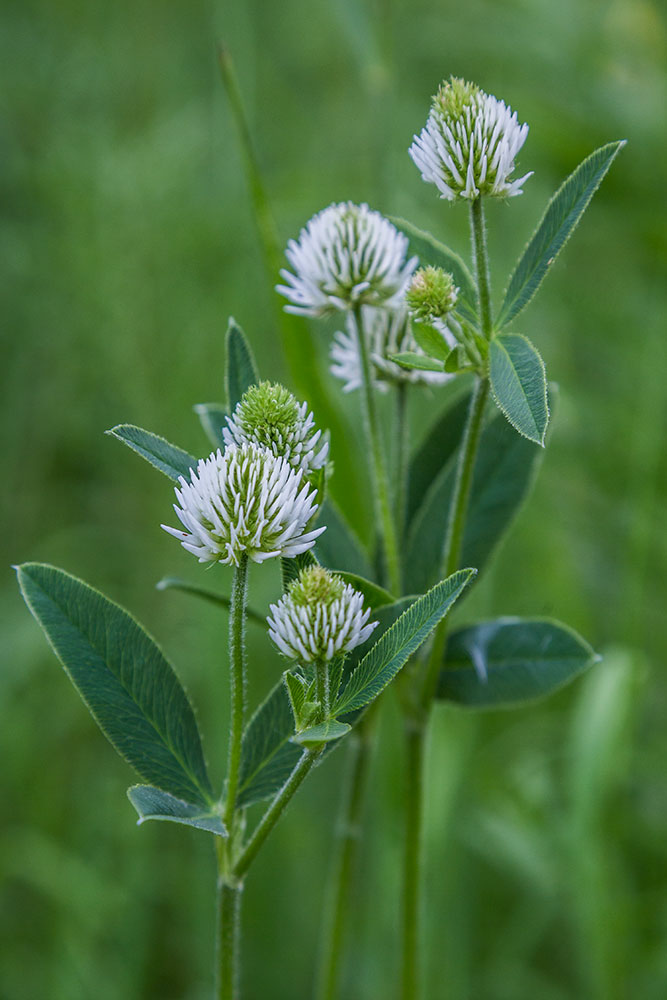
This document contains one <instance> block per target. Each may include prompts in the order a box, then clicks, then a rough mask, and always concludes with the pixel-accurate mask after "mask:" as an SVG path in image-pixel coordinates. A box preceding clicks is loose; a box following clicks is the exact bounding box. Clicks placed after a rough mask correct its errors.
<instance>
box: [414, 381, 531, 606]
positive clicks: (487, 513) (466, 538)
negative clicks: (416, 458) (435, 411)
mask: <svg viewBox="0 0 667 1000" xmlns="http://www.w3.org/2000/svg"><path fill="white" fill-rule="evenodd" d="M462 402H464V403H465V402H466V400H463V401H462ZM461 416H462V414H461V413H459V414H458V415H457V419H459V418H460V417H461ZM454 423H456V421H454ZM436 427H437V425H436ZM446 450H447V451H448V452H449V458H448V461H447V462H446V464H445V466H444V468H442V469H441V470H440V473H439V475H438V476H437V477H436V478H435V480H434V481H433V482H432V483H431V485H430V486H429V487H428V490H427V491H426V492H425V496H424V497H423V503H422V505H421V507H420V508H419V509H418V511H417V513H416V514H415V515H414V517H413V520H412V524H411V527H410V532H409V534H408V540H407V545H406V549H407V556H406V563H405V565H406V581H405V584H406V589H408V590H409V591H410V592H412V593H420V592H422V591H424V590H426V588H427V587H429V586H431V584H432V582H433V580H434V579H437V576H438V573H439V572H440V566H441V562H442V551H443V546H444V540H445V533H446V531H447V521H448V517H449V508H450V505H451V500H452V493H453V489H454V480H455V477H456V464H457V461H458V454H457V452H456V451H454V452H451V450H449V448H447V449H446ZM426 454H427V453H426V452H425V456H426ZM543 454H544V452H543V450H542V449H541V448H539V447H537V446H536V445H535V444H534V443H533V442H532V441H528V440H527V439H526V438H524V437H521V436H520V435H519V434H517V433H516V432H515V430H514V428H512V427H510V425H509V424H508V423H507V421H506V420H505V418H504V417H503V416H502V415H501V414H497V415H496V416H494V417H493V418H492V419H491V420H490V421H489V422H488V424H487V425H486V426H485V428H484V430H483V431H482V435H481V438H480V443H479V450H478V452H477V461H476V463H475V471H474V474H473V481H472V488H471V491H470V501H469V506H468V516H467V518H466V525H465V531H464V535H463V549H462V553H461V561H462V562H463V563H464V564H465V565H467V566H476V567H477V569H478V571H479V572H480V573H481V571H482V569H483V568H484V566H485V565H486V563H487V561H488V560H489V558H490V556H491V554H492V553H493V550H494V549H495V547H496V546H497V544H498V543H499V541H500V540H501V538H502V537H503V535H504V534H505V533H506V532H507V530H508V529H509V527H510V525H511V524H512V522H513V521H514V518H515V517H516V515H517V513H518V511H519V510H520V508H521V506H522V504H523V502H524V500H525V499H526V496H527V495H528V492H529V490H530V487H531V485H532V483H533V481H534V479H535V475H536V472H537V468H538V465H539V462H540V461H541V459H542V456H543ZM424 478H425V477H424Z"/></svg>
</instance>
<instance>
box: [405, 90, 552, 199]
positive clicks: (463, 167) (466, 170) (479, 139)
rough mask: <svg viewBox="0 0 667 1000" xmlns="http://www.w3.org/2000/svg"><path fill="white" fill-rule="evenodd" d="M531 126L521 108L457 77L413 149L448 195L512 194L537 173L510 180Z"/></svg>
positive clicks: (428, 176)
mask: <svg viewBox="0 0 667 1000" xmlns="http://www.w3.org/2000/svg"><path fill="white" fill-rule="evenodd" d="M527 135H528V126H527V125H525V124H524V125H519V121H518V118H517V115H516V112H514V113H513V112H512V109H511V108H509V107H508V106H507V105H506V104H505V103H504V102H503V101H499V100H498V99H497V98H496V97H492V96H491V95H490V94H485V93H484V91H483V90H480V89H479V87H476V86H475V85H474V84H472V83H466V82H465V81H464V80H459V79H456V78H455V77H452V79H451V80H449V81H447V82H445V83H443V84H442V86H441V87H440V89H439V90H438V93H437V94H436V95H435V97H434V98H433V102H432V105H431V113H430V114H429V117H428V121H427V122H426V125H425V127H424V128H423V129H422V131H421V133H420V135H419V136H414V141H413V143H412V145H411V146H410V149H409V153H410V156H411V157H412V159H413V160H414V163H415V165H416V166H417V167H418V168H419V170H420V171H421V175H422V177H423V179H424V180H425V181H427V182H429V183H431V184H435V185H436V187H437V188H438V190H439V191H440V195H441V197H442V198H447V199H448V200H449V201H454V200H455V199H457V198H466V199H469V200H474V199H475V198H478V197H479V196H480V195H491V196H494V197H497V198H511V197H514V196H515V195H518V194H521V185H522V184H523V182H524V181H525V180H527V179H528V177H530V176H531V174H532V171H531V173H527V174H524V176H523V177H520V178H519V179H518V180H510V175H511V173H512V171H513V170H514V158H515V156H516V155H517V153H518V152H519V150H520V149H521V147H522V146H523V144H524V142H525V141H526V136H527Z"/></svg>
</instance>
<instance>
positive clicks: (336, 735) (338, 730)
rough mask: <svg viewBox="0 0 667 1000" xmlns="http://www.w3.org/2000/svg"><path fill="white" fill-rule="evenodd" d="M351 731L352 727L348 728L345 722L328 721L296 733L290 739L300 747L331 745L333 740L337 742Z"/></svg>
mask: <svg viewBox="0 0 667 1000" xmlns="http://www.w3.org/2000/svg"><path fill="white" fill-rule="evenodd" d="M351 729H352V726H349V725H348V724H347V722H338V721H337V720H336V719H329V720H328V721H327V722H321V723H320V724H319V725H317V726H311V727H310V729H304V730H303V731H302V732H300V733H296V734H295V735H294V736H293V737H292V740H293V742H294V743H299V744H300V745H301V746H313V745H315V744H317V743H333V741H334V740H339V739H340V738H341V736H345V735H346V733H349V732H350V730H351Z"/></svg>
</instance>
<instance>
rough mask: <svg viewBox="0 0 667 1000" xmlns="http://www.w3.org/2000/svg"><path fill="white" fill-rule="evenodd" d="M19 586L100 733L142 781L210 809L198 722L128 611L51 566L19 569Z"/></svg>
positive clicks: (168, 668) (161, 658) (173, 676)
mask: <svg viewBox="0 0 667 1000" xmlns="http://www.w3.org/2000/svg"><path fill="white" fill-rule="evenodd" d="M17 572H18V578H19V585H20V587H21V591H22V593H23V597H24V598H25V601H26V603H27V605H28V607H29V608H30V610H31V612H32V613H33V615H34V616H35V618H36V619H37V621H38V622H39V624H40V625H41V626H42V628H43V629H44V631H45V633H46V636H47V638H48V640H49V642H50V644H51V646H52V648H53V651H54V652H55V654H56V656H57V657H58V659H59V660H60V662H61V663H62V665H63V667H64V668H65V670H66V672H67V674H68V676H69V678H70V680H71V681H72V683H73V684H74V686H75V687H76V689H77V691H78V692H79V694H80V695H81V697H82V698H83V700H84V702H85V703H86V705H87V706H88V708H89V710H90V712H91V714H92V715H93V717H94V719H95V721H96V722H97V724H98V725H99V727H100V729H101V730H102V732H103V733H104V735H105V736H106V737H107V739H108V740H109V741H110V742H111V743H112V744H113V746H114V747H115V748H116V750H117V751H118V753H119V754H120V755H121V756H122V757H124V758H125V760H127V761H128V762H129V763H130V764H131V765H132V766H133V767H134V768H135V769H136V770H137V771H138V773H139V774H140V775H141V777H142V778H143V779H144V780H146V781H148V782H150V783H151V784H154V785H157V786H158V788H161V789H163V790H164V791H166V792H171V794H172V795H175V796H176V797H177V798H182V799H185V800H186V801H187V802H191V803H196V804H210V803H211V801H212V793H211V785H210V782H209V779H208V775H207V773H206V765H205V763H204V755H203V752H202V747H201V741H200V738H199V732H198V729H197V723H196V721H195V716H194V713H193V711H192V707H191V705H190V703H189V701H188V698H187V695H186V693H185V691H184V690H183V688H182V686H181V684H180V682H179V680H178V678H177V677H176V674H175V673H174V671H173V669H172V667H171V665H170V664H169V663H168V661H167V660H166V659H165V657H164V654H163V653H162V651H161V650H160V649H159V648H158V646H157V645H156V644H155V642H154V641H153V640H152V639H151V637H150V636H149V635H148V633H147V632H145V631H144V630H143V628H142V627H141V626H140V625H139V624H138V623H137V622H136V621H135V620H134V618H132V617H131V616H130V615H129V614H128V612H127V611H125V610H123V608H121V607H119V606H118V605H117V604H114V603H113V602H112V601H110V600H108V598H106V597H104V595H103V594H101V593H100V592H99V591H97V590H93V588H92V587H89V586H88V585H87V584H85V583H83V581H81V580H77V579H76V577H73V576H70V575H69V573H65V572H63V570H60V569H56V568H55V567H54V566H46V565H43V564H40V563H24V564H23V565H22V566H19V567H18V569H17Z"/></svg>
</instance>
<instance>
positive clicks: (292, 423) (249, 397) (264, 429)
mask: <svg viewBox="0 0 667 1000" xmlns="http://www.w3.org/2000/svg"><path fill="white" fill-rule="evenodd" d="M222 435H223V438H224V442H225V445H230V444H237V445H242V444H245V443H246V442H252V443H253V444H257V445H260V446H261V447H262V448H268V450H269V451H270V452H272V454H274V455H275V456H276V457H278V458H284V459H285V460H286V461H287V462H288V463H289V464H290V465H291V466H292V468H293V469H297V470H298V469H301V470H302V471H303V473H304V475H306V476H308V475H310V473H311V472H314V471H315V470H317V469H321V468H322V466H323V465H325V463H326V460H327V455H328V453H329V444H328V442H326V441H325V442H324V443H322V442H321V440H320V438H321V435H322V432H321V431H319V430H315V421H314V420H313V415H312V413H310V412H308V404H307V403H298V402H297V400H296V399H295V397H294V396H293V395H292V393H291V392H289V390H287V389H286V388H285V387H284V386H282V385H279V384H277V383H273V382H260V383H259V385H252V386H250V388H249V389H247V390H246V392H245V393H244V394H243V397H242V399H241V401H240V403H239V404H238V405H237V407H236V409H235V410H234V413H233V414H232V416H231V417H227V427H223V430H222Z"/></svg>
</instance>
